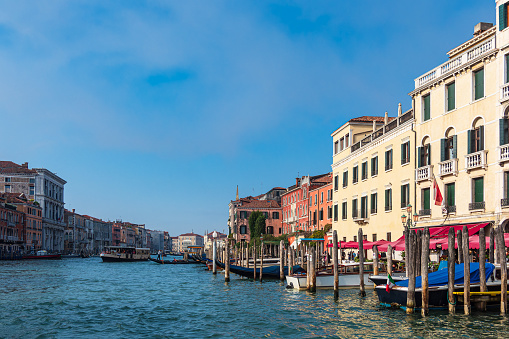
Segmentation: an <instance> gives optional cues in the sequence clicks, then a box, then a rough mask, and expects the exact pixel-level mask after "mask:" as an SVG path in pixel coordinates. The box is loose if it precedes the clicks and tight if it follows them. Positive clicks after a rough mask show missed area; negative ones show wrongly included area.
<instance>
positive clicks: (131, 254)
mask: <svg viewBox="0 0 509 339" xmlns="http://www.w3.org/2000/svg"><path fill="white" fill-rule="evenodd" d="M100 257H101V259H102V260H103V262H131V261H147V260H148V258H149V257H150V248H137V247H121V246H106V247H105V248H104V251H103V252H102V253H101V255H100Z"/></svg>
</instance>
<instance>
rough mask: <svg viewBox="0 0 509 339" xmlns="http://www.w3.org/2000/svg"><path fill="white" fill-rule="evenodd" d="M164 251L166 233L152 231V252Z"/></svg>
mask: <svg viewBox="0 0 509 339" xmlns="http://www.w3.org/2000/svg"><path fill="white" fill-rule="evenodd" d="M158 251H164V232H163V231H150V252H151V253H157V252H158Z"/></svg>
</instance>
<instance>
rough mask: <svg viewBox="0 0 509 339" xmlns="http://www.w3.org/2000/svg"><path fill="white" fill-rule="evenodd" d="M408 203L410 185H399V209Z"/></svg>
mask: <svg viewBox="0 0 509 339" xmlns="http://www.w3.org/2000/svg"><path fill="white" fill-rule="evenodd" d="M409 203H410V184H406V185H401V208H405V207H407V206H408V204H409Z"/></svg>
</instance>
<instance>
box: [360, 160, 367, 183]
mask: <svg viewBox="0 0 509 339" xmlns="http://www.w3.org/2000/svg"><path fill="white" fill-rule="evenodd" d="M361 175H362V180H366V179H367V178H368V162H367V161H365V162H363V163H362V167H361Z"/></svg>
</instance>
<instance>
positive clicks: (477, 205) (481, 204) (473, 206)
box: [468, 201, 486, 211]
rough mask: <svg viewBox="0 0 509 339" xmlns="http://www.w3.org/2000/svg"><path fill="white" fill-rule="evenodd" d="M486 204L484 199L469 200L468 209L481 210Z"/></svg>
mask: <svg viewBox="0 0 509 339" xmlns="http://www.w3.org/2000/svg"><path fill="white" fill-rule="evenodd" d="M485 206H486V203H485V202H484V201H480V202H471V203H470V204H468V209H469V210H470V211H473V210H483V209H484V208H485Z"/></svg>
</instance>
